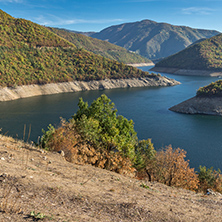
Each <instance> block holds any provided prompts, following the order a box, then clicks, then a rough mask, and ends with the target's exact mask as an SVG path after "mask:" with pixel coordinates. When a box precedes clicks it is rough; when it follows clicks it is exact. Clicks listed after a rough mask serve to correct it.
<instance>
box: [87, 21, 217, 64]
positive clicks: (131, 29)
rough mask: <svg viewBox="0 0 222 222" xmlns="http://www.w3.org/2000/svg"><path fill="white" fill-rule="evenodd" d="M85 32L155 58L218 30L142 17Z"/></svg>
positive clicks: (168, 53)
mask: <svg viewBox="0 0 222 222" xmlns="http://www.w3.org/2000/svg"><path fill="white" fill-rule="evenodd" d="M87 34H88V35H90V36H91V37H93V38H97V39H101V40H105V41H108V42H110V43H113V44H115V45H118V46H121V47H124V48H126V49H128V50H130V51H133V52H136V53H138V54H140V55H142V56H144V57H147V58H149V59H151V60H155V59H160V58H164V57H167V56H170V55H172V54H175V53H177V52H179V51H181V50H183V49H185V48H186V47H187V46H189V45H190V44H192V43H194V42H196V41H197V40H199V39H202V38H210V37H212V36H215V35H217V34H219V32H218V31H215V30H203V29H193V28H190V27H186V26H174V25H170V24H167V23H157V22H154V21H151V20H143V21H140V22H132V23H125V24H120V25H115V26H111V27H108V28H106V29H104V30H102V31H100V32H98V33H92V34H89V33H87Z"/></svg>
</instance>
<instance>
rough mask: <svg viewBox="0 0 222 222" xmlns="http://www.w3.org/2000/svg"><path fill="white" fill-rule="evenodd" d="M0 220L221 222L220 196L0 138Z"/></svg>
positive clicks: (8, 138)
mask: <svg viewBox="0 0 222 222" xmlns="http://www.w3.org/2000/svg"><path fill="white" fill-rule="evenodd" d="M0 155H1V156H0V164H1V175H0V221H3V222H9V221H10V222H11V221H17V222H22V221H36V220H39V221H70V222H71V221H72V222H73V221H101V222H102V221H127V222H128V221H216V222H217V221H221V220H222V211H221V196H214V195H204V194H203V193H195V192H192V191H188V190H184V189H179V188H174V187H169V186H166V185H163V184H160V183H157V182H148V181H146V180H138V179H135V178H130V177H126V176H123V175H121V174H117V173H115V172H111V171H107V170H104V169H100V168H96V167H93V166H91V165H77V164H74V163H69V162H67V161H65V159H64V157H63V156H62V155H61V154H59V153H57V152H56V153H55V152H47V151H44V150H41V149H39V148H35V147H34V146H32V145H30V144H27V143H23V142H21V141H17V140H15V139H13V138H10V137H6V136H3V135H0Z"/></svg>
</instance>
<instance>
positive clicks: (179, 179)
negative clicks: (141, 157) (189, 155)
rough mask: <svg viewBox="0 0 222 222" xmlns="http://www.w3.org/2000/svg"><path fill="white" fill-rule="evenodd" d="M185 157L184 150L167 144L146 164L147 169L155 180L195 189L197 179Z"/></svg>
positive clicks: (169, 184)
mask: <svg viewBox="0 0 222 222" xmlns="http://www.w3.org/2000/svg"><path fill="white" fill-rule="evenodd" d="M185 157H186V152H185V151H184V150H182V149H180V148H177V149H175V150H173V148H172V146H168V147H166V149H163V150H161V151H159V152H157V153H156V156H155V158H154V159H153V160H152V161H151V162H150V163H149V164H148V165H147V171H148V173H149V174H150V175H152V179H153V180H155V181H158V182H161V183H164V184H166V185H168V186H175V187H182V188H185V189H190V190H196V189H197V188H198V183H199V180H198V177H197V174H196V173H195V172H194V169H193V168H190V167H189V161H186V160H185Z"/></svg>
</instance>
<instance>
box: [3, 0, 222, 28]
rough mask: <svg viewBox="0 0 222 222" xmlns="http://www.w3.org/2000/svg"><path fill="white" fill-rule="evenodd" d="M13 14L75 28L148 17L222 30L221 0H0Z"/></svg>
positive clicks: (113, 23)
mask: <svg viewBox="0 0 222 222" xmlns="http://www.w3.org/2000/svg"><path fill="white" fill-rule="evenodd" d="M0 6H1V7H0V8H1V9H2V10H3V11H5V12H7V13H8V14H10V15H12V16H13V17H15V18H25V19H28V20H31V21H33V22H36V23H38V24H41V25H46V26H52V27H60V28H66V29H71V30H76V31H100V30H102V29H104V28H106V27H108V26H111V25H117V24H121V23H127V22H135V21H141V20H143V19H150V20H153V21H157V22H166V23H170V24H174V25H185V26H190V27H192V28H202V29H215V30H218V31H220V32H222V22H221V19H222V0H72V1H71V0H58V1H56V0H0Z"/></svg>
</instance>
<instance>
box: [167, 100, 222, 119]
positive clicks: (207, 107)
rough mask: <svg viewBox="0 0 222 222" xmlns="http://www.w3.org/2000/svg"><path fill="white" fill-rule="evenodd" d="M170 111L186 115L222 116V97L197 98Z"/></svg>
mask: <svg viewBox="0 0 222 222" xmlns="http://www.w3.org/2000/svg"><path fill="white" fill-rule="evenodd" d="M169 110H171V111H174V112H179V113H186V114H206V115H217V116H222V97H199V96H195V97H193V98H191V99H188V100H186V101H184V102H182V103H180V104H178V105H176V106H173V107H171V108H170V109H169Z"/></svg>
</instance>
